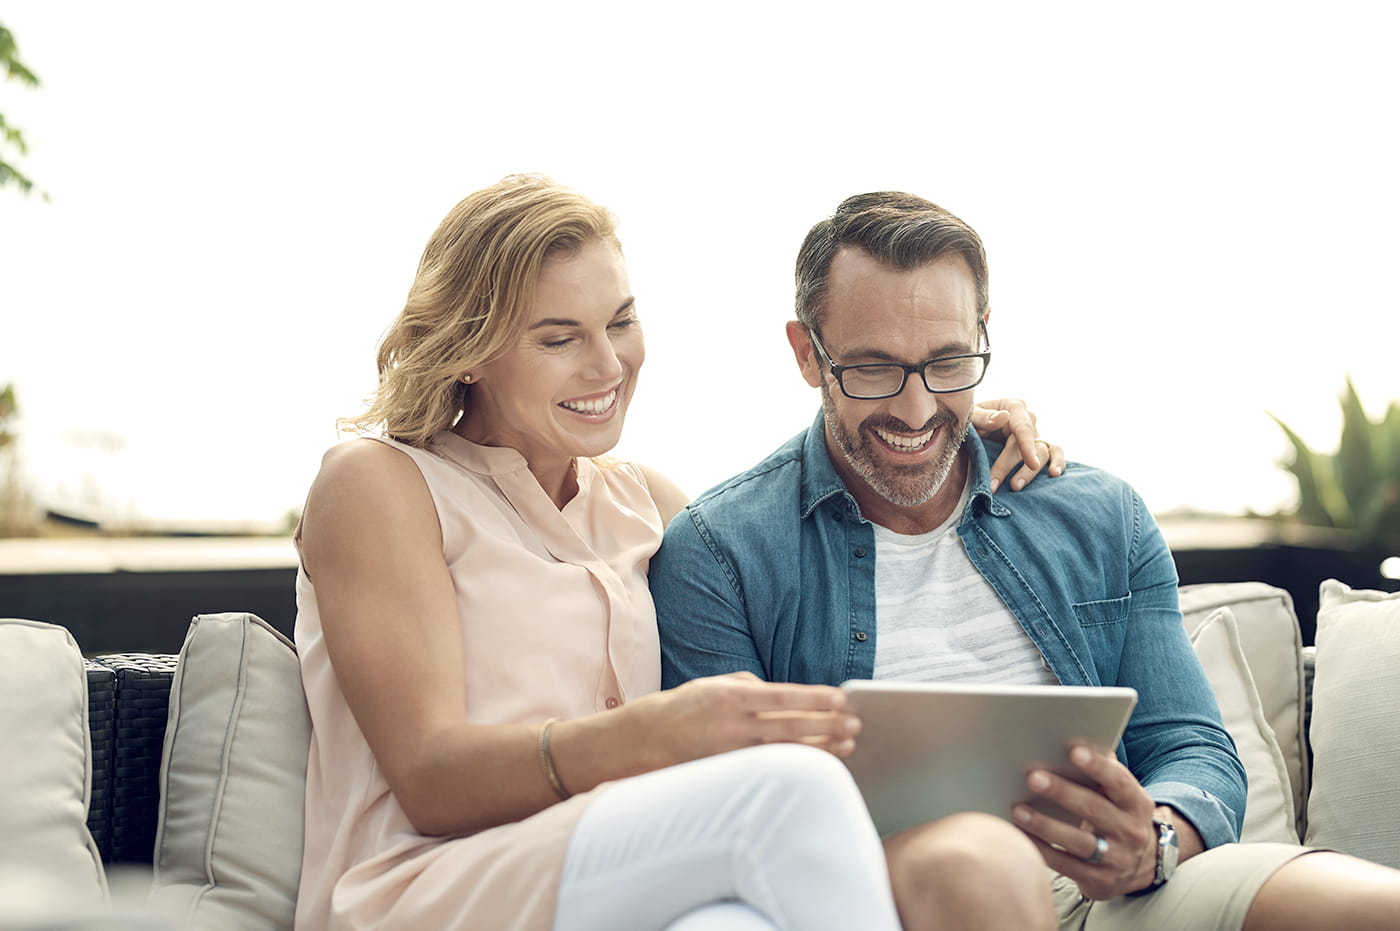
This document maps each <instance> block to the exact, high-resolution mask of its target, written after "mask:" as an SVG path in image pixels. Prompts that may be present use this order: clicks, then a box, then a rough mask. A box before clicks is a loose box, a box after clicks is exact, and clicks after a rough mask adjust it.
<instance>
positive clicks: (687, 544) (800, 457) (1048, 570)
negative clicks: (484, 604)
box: [650, 414, 1245, 847]
mask: <svg viewBox="0 0 1400 931" xmlns="http://www.w3.org/2000/svg"><path fill="white" fill-rule="evenodd" d="M997 451H998V447H997V446H996V445H995V444H988V443H986V441H983V440H981V439H980V438H978V437H977V436H976V434H975V433H971V432H970V433H969V435H968V439H967V441H966V442H965V444H964V446H963V452H964V455H966V456H967V457H968V464H969V467H970V481H971V482H972V488H971V491H970V496H969V500H968V504H967V508H966V510H965V511H964V513H963V517H962V520H961V521H960V523H959V524H958V536H959V537H960V538H961V539H962V542H963V546H964V547H965V548H966V550H967V555H968V557H969V558H970V559H971V560H972V563H973V565H975V566H976V567H977V570H978V571H979V572H981V573H982V575H983V577H985V578H986V580H987V581H988V582H989V583H990V584H991V586H992V587H993V588H994V589H996V591H997V593H998V594H999V595H1000V596H1001V598H1002V600H1003V601H1004V602H1005V603H1006V606H1007V608H1008V609H1010V611H1011V613H1012V614H1014V615H1015V616H1016V618H1017V620H1019V621H1020V623H1021V626H1022V627H1023V628H1024V629H1025V631H1026V633H1027V634H1028V635H1029V636H1030V638H1031V640H1032V641H1034V643H1035V645H1036V646H1037V647H1039V649H1040V652H1041V654H1042V655H1043V656H1044V657H1045V660H1046V662H1047V663H1048V664H1049V666H1050V669H1051V671H1053V672H1054V674H1055V675H1056V677H1058V679H1059V680H1060V682H1061V684H1064V685H1117V686H1128V687H1131V688H1134V689H1136V690H1137V692H1138V704H1137V708H1136V709H1135V710H1134V712H1133V716H1132V719H1131V720H1130V721H1129V723H1128V728H1127V731H1126V732H1125V733H1124V736H1123V741H1122V743H1120V745H1119V747H1118V757H1119V759H1120V760H1121V761H1122V762H1123V763H1124V764H1125V765H1127V766H1128V767H1129V769H1131V771H1132V773H1133V775H1134V776H1136V777H1137V779H1138V781H1139V782H1140V783H1142V785H1143V786H1144V787H1146V789H1147V792H1148V794H1149V795H1151V796H1152V798H1153V799H1154V801H1155V802H1156V803H1157V804H1165V805H1171V806H1172V807H1174V808H1176V809H1177V810H1178V811H1180V812H1181V813H1182V814H1184V815H1185V816H1186V817H1187V818H1188V819H1189V820H1190V821H1191V823H1192V825H1194V826H1195V828H1196V830H1197V832H1199V833H1200V835H1201V838H1202V840H1203V841H1204V842H1205V844H1206V846H1207V847H1215V846H1218V845H1220V844H1224V843H1229V842H1231V841H1234V840H1236V839H1237V837H1238V835H1239V829H1240V825H1241V823H1242V821H1243V818H1244V802H1245V775H1244V768H1243V766H1242V765H1241V764H1240V761H1239V757H1238V756H1237V755H1236V753H1235V749H1234V743H1233V741H1232V740H1231V739H1230V736H1229V734H1228V733H1227V732H1226V730H1225V728H1224V725H1223V724H1222V723H1221V718H1220V712H1219V709H1218V707H1217V706H1216V703H1215V696H1214V693H1213V692H1212V691H1211V688H1210V685H1209V684H1208V682H1207V681H1206V678H1205V673H1204V672H1203V671H1202V669H1201V665H1200V662H1199V661H1198V660H1197V659H1196V654H1195V652H1194V651H1193V650H1192V647H1191V643H1190V640H1189V639H1188V638H1187V635H1186V631H1185V627H1184V625H1183V624H1182V620H1181V612H1180V609H1179V608H1178V606H1177V575H1176V567H1175V564H1174V563H1173V561H1172V556H1171V552H1170V551H1169V550H1168V548H1167V545H1166V542H1165V541H1164V540H1163V538H1162V535H1161V532H1160V531H1159V530H1158V529H1157V525H1156V523H1155V522H1154V521H1153V519H1152V516H1151V515H1150V514H1149V513H1148V511H1147V509H1146V508H1145V507H1144V505H1143V502H1142V499H1140V498H1139V497H1138V495H1137V494H1136V492H1134V491H1133V489H1132V488H1131V487H1129V486H1128V485H1127V484H1126V483H1125V482H1123V481H1121V480H1119V479H1117V478H1115V477H1113V476H1111V475H1109V474H1108V473H1107V472H1103V471H1101V470H1098V469H1094V468H1091V467H1088V466H1083V465H1079V464H1077V463H1071V464H1070V465H1069V466H1068V467H1067V468H1066V470H1065V472H1064V474H1063V475H1061V476H1059V477H1058V478H1047V477H1041V478H1039V479H1038V480H1037V481H1035V482H1032V483H1031V484H1030V485H1029V486H1027V487H1026V488H1025V489H1024V490H1022V491H1019V492H1016V493H1014V494H1004V495H1002V496H1000V497H993V496H992V493H991V489H990V486H989V481H990V479H989V475H988V470H989V462H990V460H989V456H991V455H995V453H996V452H997ZM650 580H651V591H652V597H653V598H654V599H655V601H656V611H657V620H658V623H659V625H660V629H661V651H662V653H661V659H662V665H661V674H662V685H663V687H666V688H670V687H672V686H675V685H679V684H680V683H682V682H685V681H687V680H689V679H692V678H695V677H697V676H707V675H716V674H720V673H726V672H734V671H736V670H748V671H750V672H753V673H754V674H755V675H757V676H759V677H760V678H764V679H770V680H773V681H781V682H813V683H826V684H830V685H838V684H840V683H841V682H842V681H844V680H846V679H869V678H872V677H873V673H874V668H875V636H876V631H875V532H874V529H873V528H872V525H871V524H870V522H869V521H868V520H866V519H865V518H864V517H862V516H861V513H860V509H859V508H858V507H857V505H856V502H855V499H854V498H853V497H852V496H851V494H850V493H849V492H848V491H847V490H846V487H845V485H844V484H843V483H842V481H841V478H840V476H839V475H838V474H837V472H836V470H835V468H834V467H833V466H832V464H831V459H830V457H829V455H828V453H827V449H826V439H825V429H824V424H823V419H822V416H821V415H820V414H818V416H817V419H816V422H815V423H813V425H812V426H811V427H810V428H809V429H807V430H805V431H803V432H802V433H800V434H798V435H797V436H796V437H794V438H793V439H792V440H790V441H789V442H788V443H786V444H785V445H784V446H782V447H781V448H780V449H778V450H777V451H776V452H774V453H773V454H772V455H770V456H769V457H768V458H767V459H765V460H763V461H762V462H760V463H759V464H758V465H756V466H754V467H753V468H752V469H750V470H749V471H747V472H745V473H743V474H741V475H738V476H736V477H735V478H732V479H730V480H729V481H727V482H725V483H723V484H721V485H719V486H718V487H716V488H714V489H711V490H710V491H708V492H706V493H705V494H703V495H701V496H700V497H699V498H697V499H696V500H695V501H694V502H692V503H691V504H690V505H689V506H688V507H686V509H685V510H684V511H682V512H681V513H680V514H678V515H677V516H676V518H675V519H674V520H673V521H672V522H671V524H670V526H669V527H668V528H667V529H666V537H665V541H664V542H663V544H662V546H661V549H660V551H659V552H658V553H657V554H656V556H655V557H654V558H653V559H652V563H651V568H650Z"/></svg>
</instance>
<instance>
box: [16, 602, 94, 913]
mask: <svg viewBox="0 0 1400 931" xmlns="http://www.w3.org/2000/svg"><path fill="white" fill-rule="evenodd" d="M0 657H3V667H0V734H3V735H4V741H5V747H4V750H3V751H0V925H3V926H6V927H10V926H16V927H18V926H23V925H25V923H26V922H27V921H30V920H33V921H38V920H40V919H41V918H42V917H43V916H44V915H46V914H50V913H51V912H52V910H53V909H54V908H58V907H61V908H62V909H63V910H64V912H65V913H68V912H70V911H72V910H74V909H76V908H82V907H88V906H94V905H100V904H101V903H103V902H104V901H105V899H106V897H107V882H106V877H105V874H104V872H103V869H102V858H101V856H100V855H99V854H98V852H97V845H96V844H95V843H94V842H93V839H92V835H91V834H89V833H88V829H87V813H88V812H87V809H88V796H89V793H90V792H91V790H92V744H91V740H90V738H89V735H88V703H87V697H88V693H87V673H86V672H85V671H84V669H83V656H82V653H80V652H79V651H78V645H77V643H75V642H74V640H73V637H72V635H71V634H69V633H68V631H67V630H65V629H64V628H62V627H58V626H55V625H53V624H44V623H41V622H39V621H25V620H17V619H13V618H4V619H0ZM36 927H37V925H36Z"/></svg>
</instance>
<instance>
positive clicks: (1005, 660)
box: [650, 192, 1400, 928]
mask: <svg viewBox="0 0 1400 931" xmlns="http://www.w3.org/2000/svg"><path fill="white" fill-rule="evenodd" d="M797 317H798V319H797V320H796V321H793V322H791V323H789V324H788V327H787V336H788V341H789V342H790V343H791V345H792V349H793V353H794V355H795V356H796V359H797V363H798V366H799V368H800V369H801V371H802V375H803V377H804V378H805V379H806V380H807V383H808V384H809V385H811V386H813V387H815V388H818V389H820V392H821V398H822V410H821V413H820V415H819V416H818V417H817V419H816V421H815V422H814V423H813V425H812V427H811V428H810V429H809V430H807V431H805V432H804V433H802V434H799V435H798V436H797V437H795V438H794V439H793V440H791V441H790V442H788V443H787V444H786V445H784V446H783V447H781V448H780V449H778V450H777V451H776V452H775V453H773V454H772V455H771V456H769V457H768V458H767V459H765V460H764V461H763V462H761V463H759V464H758V465H757V466H755V467H754V468H752V469H750V470H749V471H748V472H746V473H744V474H742V475H739V476H737V477H735V478H734V479H731V480H730V481H728V482H726V483H724V484H723V485H720V486H719V487H718V488H716V489H714V490H712V491H710V492H708V493H706V494H704V495H702V496H701V497H700V498H698V499H697V500H696V501H695V502H693V503H692V504H691V505H690V506H689V507H687V508H686V510H685V511H684V512H683V513H682V514H681V515H680V516H678V517H677V518H676V520H675V521H673V522H672V523H671V525H670V527H669V528H668V530H667V534H666V541H665V543H664V545H663V546H662V548H661V551H660V552H659V553H658V554H657V556H656V557H655V559H654V560H653V562H652V565H651V570H650V578H651V586H652V592H653V596H654V597H655V599H656V605H657V612H658V616H659V619H660V624H661V637H662V651H663V656H662V659H663V679H664V682H663V684H664V685H665V686H667V687H669V686H674V685H677V684H679V683H681V682H684V681H686V680H688V679H690V678H694V677H696V676H701V675H711V674H717V673H725V672H733V671H736V670H747V671H750V672H753V673H754V674H755V675H758V676H760V677H763V678H768V679H774V680H780V681H795V682H825V683H829V684H832V685H835V684H838V683H840V682H841V681H843V680H845V679H861V678H904V679H915V680H919V679H922V680H934V679H937V680H943V681H947V680H958V679H961V680H995V681H998V682H1021V683H1056V682H1058V683H1062V684H1065V685H1122V686H1130V687H1132V688H1135V689H1136V690H1137V691H1138V695H1139V701H1138V707H1137V710H1136V712H1135V713H1134V716H1133V719H1132V721H1131V722H1130V724H1129V727H1128V729H1127V732H1126V733H1125V735H1124V739H1123V742H1122V744H1121V745H1120V747H1119V748H1118V753H1117V757H1116V758H1115V757H1113V756H1106V755H1101V754H1093V753H1089V752H1088V751H1087V750H1083V749H1082V748H1081V750H1079V751H1077V752H1076V757H1075V759H1076V762H1077V763H1078V764H1079V765H1080V766H1081V768H1082V769H1084V771H1085V772H1086V773H1087V774H1088V776H1089V777H1090V778H1091V779H1092V780H1093V781H1094V782H1095V784H1096V785H1097V786H1098V790H1097V791H1095V790H1092V789H1087V788H1084V787H1081V786H1078V785H1076V784H1075V783H1073V782H1071V781H1069V780H1066V779H1063V778H1061V777H1059V776H1056V775H1054V774H1051V773H1033V774H1031V776H1030V777H1029V780H1028V783H1029V787H1030V789H1031V790H1032V791H1034V792H1036V793H1037V794H1040V795H1043V796H1045V797H1047V798H1049V799H1051V800H1053V801H1055V802H1057V803H1059V804H1060V805H1061V806H1063V807H1064V808H1066V809H1068V810H1069V811H1070V812H1072V813H1074V814H1075V815H1077V816H1078V817H1080V818H1082V819H1083V821H1082V824H1081V825H1079V826H1074V825H1069V824H1065V823H1062V822H1058V821H1054V820H1052V819H1050V818H1048V817H1046V816H1044V815H1041V814H1039V813H1038V812H1036V811H1033V810H1032V809H1031V808H1030V807H1028V806H1018V807H1017V808H1016V810H1015V811H1014V812H1009V813H1008V814H1009V815H1011V816H1012V817H1013V819H1014V823H1015V827H1013V826H1012V824H1011V822H1007V821H1002V820H1000V819H995V818H991V817H990V816H980V815H974V814H968V815H958V816H953V817H951V818H945V819H942V820H940V821H938V822H935V823H933V824H930V825H924V826H922V827H918V828H914V829H911V830H909V831H905V832H902V833H900V834H897V835H894V836H892V837H890V838H887V840H886V852H887V857H888V859H889V863H890V872H891V879H892V882H893V884H894V889H895V896H896V901H897V903H898V904H899V907H900V913H901V917H902V919H903V920H904V922H905V925H906V927H909V928H915V927H959V928H974V927H978V928H980V927H987V928H1005V927H1025V928H1043V927H1055V926H1056V924H1057V922H1058V923H1059V926H1061V927H1082V926H1084V925H1085V923H1086V922H1088V923H1091V924H1092V925H1093V926H1095V927H1099V926H1107V927H1116V926H1118V924H1120V923H1121V924H1122V925H1123V926H1125V927H1126V926H1129V925H1131V926H1132V927H1156V926H1160V927H1190V928H1206V927H1222V928H1239V927H1245V928H1286V927H1322V926H1324V925H1325V926H1329V927H1348V928H1356V927H1369V926H1373V925H1374V926H1376V927H1381V926H1384V924H1383V923H1384V922H1385V921H1387V920H1390V921H1393V916H1394V914H1396V912H1397V910H1398V909H1400V873H1397V872H1396V871H1391V870H1387V869H1385V868H1382V867H1378V866H1374V865H1371V864H1364V863H1361V861H1356V860H1352V859H1349V858H1344V857H1341V856H1340V855H1337V854H1331V853H1318V854H1310V855H1308V856H1300V854H1301V853H1303V851H1302V850H1301V848H1297V847H1291V846H1287V845H1264V844H1249V845H1237V844H1232V842H1233V841H1234V840H1236V838H1237V835H1238V831H1239V827H1240V824H1241V822H1242V818H1243V813H1244V800H1245V784H1244V772H1243V768H1242V766H1241V765H1240V762H1239V760H1238V758H1237V756H1236V755H1235V752H1234V748H1233V744H1232V742H1231V740H1230V738H1229V736H1228V734H1227V733H1226V731H1225V729H1224V727H1223V726H1222V724H1221V722H1220V715H1219V712H1218V710H1217V708H1216V706H1215V700H1214V697H1213V695H1212V693H1211V690H1210V687H1209V685H1208V683H1207V682H1206V679H1205V676H1204V674H1203V672H1202V671H1201V668H1200V665H1199V663H1198V662H1197V660H1196V658H1195V654H1194V652H1193V651H1192V649H1191V646H1190V643H1189V641H1188V639H1187V637H1186V634H1185V631H1184V628H1183V625H1182V622H1181V615H1180V612H1179V610H1178V607H1177V577H1176V572H1175V568H1174V565H1173V562H1172V558H1171V554H1170V552H1169V551H1168V549H1167V547H1166V544H1165V542H1164V541H1163V539H1162V537H1161V535H1160V533H1159V532H1158V530H1157V528H1156V526H1155V524H1154V523H1153V520H1152V517H1151V515H1150V514H1149V513H1148V511H1147V509H1146V508H1145V506H1144V505H1143V502H1142V501H1141V499H1140V498H1139V497H1138V496H1137V494H1136V493H1134V492H1133V490H1132V489H1131V488H1130V487H1128V486H1127V485H1126V484H1124V483H1123V482H1121V481H1119V480H1118V479H1116V478H1114V477H1112V476H1110V475H1108V474H1106V473H1104V472H1101V471H1098V470H1095V469H1092V468H1088V467H1085V466H1079V465H1075V466H1073V467H1072V468H1069V469H1067V470H1066V471H1065V473H1064V474H1063V476H1061V477H1059V478H1057V479H1055V480H1054V481H1041V482H1037V483H1035V484H1034V485H1033V486H1031V487H1028V488H1027V489H1026V490H1024V491H1022V492H1021V493H1020V494H1018V495H1017V496H1015V500H1014V501H1008V500H1004V498H999V497H994V496H993V492H994V490H995V489H994V488H993V487H992V486H991V485H990V482H989V472H988V462H989V456H990V455H992V454H994V453H995V451H996V450H995V448H991V449H990V452H989V445H988V444H987V443H984V441H982V440H979V439H978V438H977V436H976V435H975V434H970V433H969V432H968V419H969V416H970V412H971V410H972V405H973V396H974V390H973V389H975V387H976V386H977V384H978V383H980V381H981V380H982V376H983V374H984V373H985V371H986V367H987V365H988V363H989V361H990V336H989V330H988V322H989V319H990V312H989V305H988V292H987V264H986V257H985V253H984V251H983V247H982V243H981V240H980V238H979V237H978V236H977V234H976V232H975V231H974V230H972V228H971V227H969V226H968V225H967V224H965V223H963V222H962V221H961V220H959V219H958V218H957V217H955V216H953V215H952V214H950V213H948V212H947V211H946V210H943V209H942V208H940V207H938V206H936V205H934V204H932V203H929V202H928V201H926V200H923V199H922V198H918V197H914V196H911V195H908V194H900V193H888V192H887V193H875V194H864V195H859V196H856V197H852V198H849V199H848V200H846V201H845V202H844V203H842V204H841V206H840V207H839V208H838V209H837V211H836V213H835V214H834V215H833V216H832V217H831V218H829V219H827V220H823V221H822V222H820V223H818V224H817V225H816V226H815V227H813V228H812V230H811V232H810V233H809V234H808V236H807V239H806V241H805V242H804V243H803V245H802V249H801V252H800V254H799V256H798V262H797ZM1198 855H1199V857H1200V859H1199V860H1197V857H1198ZM1177 862H1179V863H1181V864H1182V867H1181V869H1180V871H1179V872H1178V871H1176V870H1175V865H1176V863H1177ZM1042 863H1043V864H1048V865H1049V866H1050V867H1051V868H1052V869H1053V871H1054V873H1053V892H1052V880H1051V878H1048V877H1050V876H1051V874H1050V873H1049V871H1047V870H1045V869H1044V867H1043V865H1042ZM1324 872H1336V873H1340V874H1341V876H1342V877H1343V878H1342V879H1338V878H1336V877H1334V876H1331V875H1329V876H1328V877H1327V878H1326V879H1325V881H1321V882H1320V881H1319V879H1318V877H1319V876H1320V875H1321V874H1322V873H1324ZM1319 890H1326V894H1324V893H1323V892H1322V891H1319ZM1339 899H1340V900H1342V901H1339ZM1346 909H1350V911H1345V910H1346ZM1104 922H1110V923H1109V924H1106V925H1105V924H1103V923H1104Z"/></svg>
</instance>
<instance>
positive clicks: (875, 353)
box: [846, 341, 976, 363]
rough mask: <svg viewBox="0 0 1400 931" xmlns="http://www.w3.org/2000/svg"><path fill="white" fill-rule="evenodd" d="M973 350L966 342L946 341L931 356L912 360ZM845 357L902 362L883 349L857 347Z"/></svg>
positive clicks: (940, 356)
mask: <svg viewBox="0 0 1400 931" xmlns="http://www.w3.org/2000/svg"><path fill="white" fill-rule="evenodd" d="M975 351H976V350H974V349H973V348H972V347H970V346H968V345H967V344H966V343H963V342H956V341H955V342H951V343H948V344H947V345H944V346H940V347H939V348H938V349H936V350H934V353H933V355H931V356H924V357H923V358H922V359H915V360H914V361H915V362H928V361H929V360H930V359H940V358H942V357H944V356H960V355H967V354H969V353H972V352H975ZM846 358H848V359H870V360H873V361H876V362H900V363H903V362H904V360H903V359H900V358H898V357H896V356H894V355H891V354H890V353H888V352H885V351H884V350H883V349H857V350H853V351H851V352H848V353H846Z"/></svg>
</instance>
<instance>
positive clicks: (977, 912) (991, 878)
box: [885, 812, 1053, 927]
mask: <svg viewBox="0 0 1400 931" xmlns="http://www.w3.org/2000/svg"><path fill="white" fill-rule="evenodd" d="M885 856H886V859H887V860H888V862H889V868H890V880H891V882H892V884H893V886H894V891H895V900H896V902H898V904H899V907H900V914H901V916H903V917H904V918H905V921H906V924H908V925H909V926H910V927H917V926H920V925H922V924H924V921H923V920H921V919H923V918H926V917H928V916H933V915H937V916H940V917H941V918H942V919H944V920H947V919H950V918H953V917H960V919H961V921H963V922H964V924H963V925H960V926H966V927H981V926H984V925H983V924H982V919H984V918H990V917H991V916H993V915H1000V916H1003V917H1005V916H1007V915H1010V914H1016V915H1020V916H1022V918H1023V920H1024V921H1025V922H1026V924H1024V925H1023V926H1024V927H1036V926H1043V924H1044V922H1046V921H1047V920H1050V919H1051V918H1052V917H1053V906H1052V903H1051V899H1050V881H1049V872H1048V870H1047V869H1046V867H1045V862H1044V860H1042V859H1041V856H1040V853H1039V851H1037V850H1036V848H1035V845H1034V844H1032V843H1031V841H1030V839H1029V838H1027V837H1026V836H1025V835H1024V834H1023V833H1021V831H1020V830H1018V829H1017V828H1015V827H1014V826H1012V825H1011V824H1010V823H1009V822H1006V821H1003V820H1002V819H1000V818H996V817H993V816H992V815H986V814H980V813H975V812H969V813H965V814H959V815H950V816H949V817H946V818H941V819H939V820H938V821H935V822H932V823H930V824H925V825H920V826H919V827H916V828H911V829H910V830H908V831H904V832H901V833H900V834H897V835H894V836H892V837H889V838H887V839H886V840H885Z"/></svg>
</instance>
